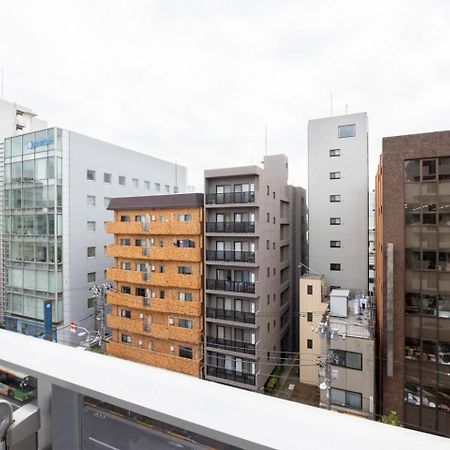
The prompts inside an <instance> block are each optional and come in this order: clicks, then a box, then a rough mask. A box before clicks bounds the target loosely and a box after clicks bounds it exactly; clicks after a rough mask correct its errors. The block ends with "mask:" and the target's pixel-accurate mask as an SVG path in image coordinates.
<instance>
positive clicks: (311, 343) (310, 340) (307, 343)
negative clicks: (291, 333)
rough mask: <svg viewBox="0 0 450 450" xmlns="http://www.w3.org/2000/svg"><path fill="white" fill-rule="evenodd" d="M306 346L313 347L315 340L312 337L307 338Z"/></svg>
mask: <svg viewBox="0 0 450 450" xmlns="http://www.w3.org/2000/svg"><path fill="white" fill-rule="evenodd" d="M306 347H307V348H311V349H312V348H313V341H312V339H307V340H306Z"/></svg>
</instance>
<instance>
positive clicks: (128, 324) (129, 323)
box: [107, 315, 202, 345]
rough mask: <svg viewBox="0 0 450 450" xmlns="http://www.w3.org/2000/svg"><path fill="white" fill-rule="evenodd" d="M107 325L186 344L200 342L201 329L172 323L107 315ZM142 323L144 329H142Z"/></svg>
mask: <svg viewBox="0 0 450 450" xmlns="http://www.w3.org/2000/svg"><path fill="white" fill-rule="evenodd" d="M107 324H108V327H110V328H113V329H116V330H124V331H128V332H131V333H136V334H143V335H147V336H150V337H152V338H156V339H164V340H172V341H177V342H183V343H186V344H197V345H199V344H201V334H202V332H201V330H194V329H191V328H180V327H176V326H173V325H162V324H159V323H152V324H147V323H144V322H143V321H142V320H134V319H126V318H124V317H117V316H113V315H109V316H108V318H107ZM144 325H146V327H145V328H146V329H145V330H144Z"/></svg>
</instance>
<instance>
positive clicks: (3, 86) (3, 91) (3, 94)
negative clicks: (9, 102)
mask: <svg viewBox="0 0 450 450" xmlns="http://www.w3.org/2000/svg"><path fill="white" fill-rule="evenodd" d="M4 98H5V69H3V67H2V100H3V99H4Z"/></svg>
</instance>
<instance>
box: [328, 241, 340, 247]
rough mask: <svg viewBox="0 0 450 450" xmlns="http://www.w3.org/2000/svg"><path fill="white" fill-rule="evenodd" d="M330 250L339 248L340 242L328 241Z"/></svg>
mask: <svg viewBox="0 0 450 450" xmlns="http://www.w3.org/2000/svg"><path fill="white" fill-rule="evenodd" d="M330 247H331V248H341V241H330Z"/></svg>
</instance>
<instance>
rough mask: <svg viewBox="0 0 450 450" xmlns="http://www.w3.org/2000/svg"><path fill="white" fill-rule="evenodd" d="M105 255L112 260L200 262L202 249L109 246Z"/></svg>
mask: <svg viewBox="0 0 450 450" xmlns="http://www.w3.org/2000/svg"><path fill="white" fill-rule="evenodd" d="M106 254H107V256H111V257H113V258H132V259H144V260H146V259H150V260H153V261H189V262H200V261H201V260H202V249H201V248H192V247H189V248H187V247H175V246H170V247H156V246H150V247H135V246H126V245H109V246H108V247H107V250H106Z"/></svg>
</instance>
